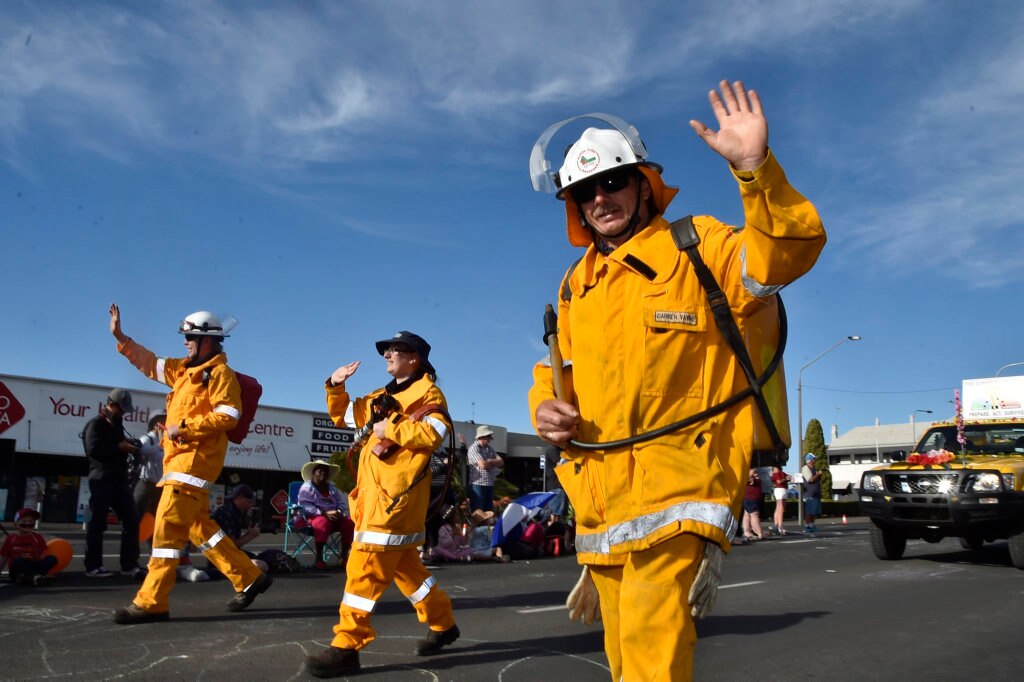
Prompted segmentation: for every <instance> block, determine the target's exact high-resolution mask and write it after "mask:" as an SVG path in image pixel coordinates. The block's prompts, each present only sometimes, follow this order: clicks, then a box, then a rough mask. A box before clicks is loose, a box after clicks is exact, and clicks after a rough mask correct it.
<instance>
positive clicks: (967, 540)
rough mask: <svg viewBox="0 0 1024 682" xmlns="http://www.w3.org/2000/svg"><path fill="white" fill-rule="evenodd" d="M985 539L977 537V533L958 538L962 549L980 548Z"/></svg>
mask: <svg viewBox="0 0 1024 682" xmlns="http://www.w3.org/2000/svg"><path fill="white" fill-rule="evenodd" d="M984 544H985V541H984V540H983V539H981V538H979V537H978V536H977V535H970V536H968V537H964V538H960V546H961V547H963V548H964V549H973V550H975V551H977V550H979V549H981V548H982V546H983V545H984Z"/></svg>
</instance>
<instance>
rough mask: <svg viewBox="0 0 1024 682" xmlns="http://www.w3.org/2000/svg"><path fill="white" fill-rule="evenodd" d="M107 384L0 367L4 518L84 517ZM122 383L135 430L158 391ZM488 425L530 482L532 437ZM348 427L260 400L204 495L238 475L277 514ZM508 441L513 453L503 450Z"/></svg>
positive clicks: (515, 470)
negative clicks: (88, 435)
mask: <svg viewBox="0 0 1024 682" xmlns="http://www.w3.org/2000/svg"><path fill="white" fill-rule="evenodd" d="M111 388H113V387H112V386H95V385H90V384H79V383H72V382H66V381H55V380H49V379H37V378H31V377H19V376H12V375H6V374H0V520H9V519H11V518H12V517H13V515H14V512H15V511H16V510H17V509H20V508H21V507H23V506H30V507H35V508H37V509H39V510H40V511H41V513H42V516H43V521H47V522H54V523H66V522H76V521H79V522H80V521H82V520H83V519H84V514H85V510H86V509H87V508H88V504H87V502H88V494H89V486H88V484H87V483H86V484H84V485H83V482H85V481H86V480H87V476H88V472H89V465H88V460H87V459H86V457H85V451H84V448H83V445H82V431H83V429H84V428H85V424H86V422H88V421H89V419H91V418H92V417H94V416H96V414H97V413H98V411H99V410H100V409H101V408H102V406H103V404H104V403H105V401H106V398H107V394H108V393H109V392H110V389H111ZM129 390H130V391H131V393H132V397H133V402H134V409H133V410H132V412H131V413H129V414H126V415H125V417H124V426H125V430H126V431H127V432H128V433H129V434H130V435H132V436H134V437H136V438H138V437H141V436H142V435H144V434H145V432H146V424H147V422H148V421H149V416H150V414H152V413H153V412H155V411H156V410H159V409H162V408H164V406H165V396H166V394H165V393H161V392H158V391H146V390H140V389H134V388H133V389H129ZM524 401H525V398H524ZM454 426H455V430H456V432H458V433H461V434H462V435H463V437H464V438H465V439H466V442H467V443H472V442H473V438H474V436H475V434H476V424H473V423H472V422H460V421H456V422H455V424H454ZM490 426H491V428H492V429H493V430H494V432H495V438H494V441H493V443H492V445H493V446H494V448H495V450H497V451H498V452H499V453H501V454H503V455H504V456H505V457H506V461H507V462H508V463H509V466H508V467H507V469H508V471H507V472H506V475H507V477H508V479H509V480H510V481H511V482H512V483H513V484H515V485H516V486H518V487H520V489H522V490H524V491H527V490H533V489H538V488H536V487H535V485H534V483H535V482H536V481H537V480H539V477H538V472H539V468H540V464H539V460H538V459H537V454H538V453H539V451H540V447H539V446H540V443H541V441H540V439H539V438H537V437H536V436H533V435H524V434H509V433H508V431H507V430H506V429H505V428H503V427H500V426H497V425H494V424H491V425H490ZM352 436H353V430H352V429H342V428H338V427H336V426H335V425H334V422H333V421H331V419H330V417H329V416H328V415H327V413H326V412H311V411H306V410H296V409H289V408H283V407H271V406H264V405H260V407H259V409H258V410H257V411H256V418H255V419H254V420H253V423H252V426H251V427H250V429H249V435H248V436H247V437H246V438H245V440H244V441H243V442H242V443H241V444H238V445H236V444H234V443H230V444H229V446H228V452H227V456H226V458H225V462H224V471H223V472H222V473H221V476H220V478H219V479H218V480H217V481H216V486H215V487H214V489H213V491H212V493H211V496H210V504H211V506H216V505H219V504H220V503H221V502H222V501H223V497H224V494H225V492H226V491H227V490H228V489H230V488H231V487H232V486H234V485H236V484H238V483H246V484H248V485H250V486H252V487H253V489H254V490H255V491H256V497H257V499H256V504H255V505H254V509H256V510H259V511H258V513H260V514H262V520H263V521H264V522H267V521H269V520H270V519H271V517H273V516H275V515H280V514H282V513H283V510H282V507H281V505H282V504H283V502H284V500H286V499H287V494H286V493H285V491H287V489H288V484H289V483H290V482H292V481H295V480H298V479H299V471H300V470H301V469H302V465H303V464H305V463H307V462H309V461H310V459H326V458H328V457H330V455H331V454H332V453H333V452H336V451H339V450H345V449H347V448H348V446H349V445H351V443H352ZM510 441H512V442H514V443H515V447H513V448H511V449H512V450H514V452H509V450H510V448H509V443H510ZM520 459H525V460H528V461H519V460H520ZM282 496H284V500H283V499H282Z"/></svg>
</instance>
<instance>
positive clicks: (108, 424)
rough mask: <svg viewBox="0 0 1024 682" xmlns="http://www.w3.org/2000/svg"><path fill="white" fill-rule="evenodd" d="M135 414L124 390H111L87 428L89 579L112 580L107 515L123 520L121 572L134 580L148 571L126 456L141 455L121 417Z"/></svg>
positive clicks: (84, 438)
mask: <svg viewBox="0 0 1024 682" xmlns="http://www.w3.org/2000/svg"><path fill="white" fill-rule="evenodd" d="M131 411H132V395H131V393H129V392H128V391H126V390H125V389H123V388H115V389H113V390H112V391H110V394H109V395H108V396H107V401H106V403H105V404H104V405H103V407H102V408H101V409H100V413H99V414H97V415H96V416H95V417H93V418H92V419H90V420H89V421H88V422H86V424H85V429H83V431H82V444H83V446H84V447H85V456H86V457H88V458H89V521H88V523H87V524H86V529H85V575H86V576H88V577H90V578H109V577H111V576H113V575H114V572H113V571H109V570H107V569H106V567H104V566H103V534H104V533H105V532H106V530H107V513H108V510H110V509H113V510H114V513H116V514H117V518H118V519H120V520H121V573H122V575H127V576H130V577H133V578H138V577H141V576H142V575H143V574H144V573H145V572H146V571H145V569H144V568H142V567H140V566H139V515H138V512H137V511H136V509H135V500H134V498H133V497H132V489H131V484H130V482H129V476H128V456H129V455H132V454H134V453H136V452H138V450H139V447H138V441H134V440H133V439H132V438H130V437H129V436H128V434H127V433H126V432H125V430H124V422H123V417H124V415H125V414H127V413H130V412H131Z"/></svg>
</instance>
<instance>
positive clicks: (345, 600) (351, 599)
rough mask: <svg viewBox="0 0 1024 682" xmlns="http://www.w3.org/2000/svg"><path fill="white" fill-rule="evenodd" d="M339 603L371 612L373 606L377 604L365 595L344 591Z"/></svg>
mask: <svg viewBox="0 0 1024 682" xmlns="http://www.w3.org/2000/svg"><path fill="white" fill-rule="evenodd" d="M341 603H342V604H344V605H345V606H351V607H352V608H354V609H359V610H360V611H366V612H367V613H373V607H375V606H376V605H377V602H375V601H373V600H372V599H367V598H366V597H360V596H359V595H356V594H352V593H351V592H346V593H345V596H344V597H342V598H341Z"/></svg>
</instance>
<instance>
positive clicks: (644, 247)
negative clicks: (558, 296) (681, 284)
mask: <svg viewBox="0 0 1024 682" xmlns="http://www.w3.org/2000/svg"><path fill="white" fill-rule="evenodd" d="M609 260H612V261H615V262H616V263H619V264H621V265H622V266H623V267H626V268H629V269H630V270H632V271H633V272H636V273H637V274H638V275H640V276H642V277H644V278H645V279H648V280H650V281H651V282H653V283H655V284H663V283H665V282H667V281H668V280H669V279H671V277H672V276H673V274H674V273H675V271H676V268H677V267H678V263H679V249H678V247H676V245H675V242H673V241H672V233H671V232H670V231H669V224H668V221H667V220H665V219H664V218H663V217H662V216H660V215H659V216H656V217H655V218H654V219H653V220H651V222H650V223H649V224H648V225H647V227H645V228H643V229H642V230H640V231H639V232H637V233H636V234H635V235H633V238H632V239H630V240H629V241H627V242H626V243H625V244H623V245H622V246H620V247H619V248H617V249H615V250H614V251H612V252H611V253H610V254H608V255H607V256H606V255H603V254H601V252H600V251H598V249H597V247H596V246H594V245H593V244H591V245H590V246H589V247H587V252H586V253H585V254H584V255H583V260H582V261H580V264H579V266H578V267H577V268H576V269H575V270H574V271H573V276H572V277H571V278H570V281H569V287H570V288H571V289H572V292H573V295H575V296H581V295H583V294H584V293H585V292H586V290H587V289H589V288H591V287H593V286H594V285H596V284H597V280H598V278H599V277H600V276H601V275H602V274H603V273H604V271H605V270H606V269H607V267H608V262H607V261H609Z"/></svg>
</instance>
